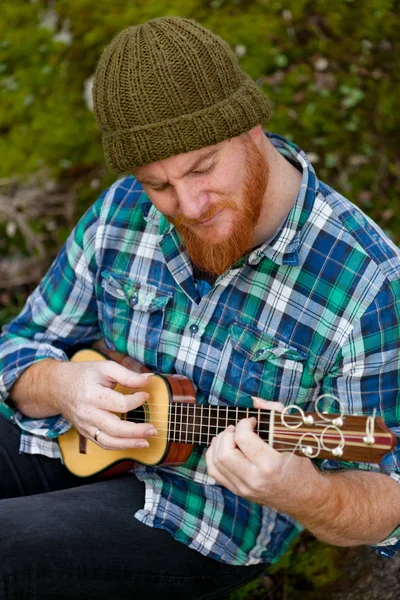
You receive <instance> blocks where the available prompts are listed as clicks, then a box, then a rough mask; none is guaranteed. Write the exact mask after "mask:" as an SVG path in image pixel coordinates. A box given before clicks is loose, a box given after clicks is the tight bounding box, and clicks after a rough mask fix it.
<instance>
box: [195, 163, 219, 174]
mask: <svg viewBox="0 0 400 600" xmlns="http://www.w3.org/2000/svg"><path fill="white" fill-rule="evenodd" d="M213 168H214V164H212V165H210V166H209V167H207V168H206V169H202V170H199V169H198V170H197V171H192V173H191V174H192V175H207V173H211V171H212V170H213Z"/></svg>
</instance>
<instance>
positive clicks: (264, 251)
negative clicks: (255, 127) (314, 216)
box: [247, 133, 319, 266]
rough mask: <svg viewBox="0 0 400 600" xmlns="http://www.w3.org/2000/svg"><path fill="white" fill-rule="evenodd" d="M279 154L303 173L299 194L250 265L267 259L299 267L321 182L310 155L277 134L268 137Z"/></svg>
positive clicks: (249, 257) (258, 249) (253, 254)
mask: <svg viewBox="0 0 400 600" xmlns="http://www.w3.org/2000/svg"><path fill="white" fill-rule="evenodd" d="M266 135H267V137H268V138H269V140H270V142H271V143H272V144H273V146H274V147H275V148H276V150H278V152H279V153H280V154H281V155H282V156H283V157H284V158H286V160H288V161H289V162H291V163H292V164H293V165H294V166H296V167H297V168H299V170H301V171H302V178H301V184H300V189H299V193H298V194H297V198H296V200H295V203H294V204H293V206H292V208H291V209H290V211H289V213H288V215H287V216H286V218H285V220H284V221H283V223H282V225H281V226H280V227H279V229H278V231H277V232H276V233H275V235H274V236H273V237H272V238H270V239H269V240H267V241H266V242H265V243H264V244H262V245H261V246H259V247H258V248H257V249H256V250H254V251H253V252H251V254H250V255H249V256H248V259H247V262H248V263H249V264H251V265H256V264H258V263H259V262H260V260H261V259H262V258H263V257H264V256H265V257H267V258H269V259H270V260H272V261H273V262H275V263H276V264H280V265H293V266H296V265H298V264H299V255H298V248H299V245H300V241H301V230H302V228H303V226H304V224H305V223H306V221H307V219H308V217H309V215H310V213H311V211H312V208H313V205H314V200H315V196H316V193H317V190H318V185H319V182H318V179H317V176H316V174H315V171H314V168H313V167H312V165H311V163H310V161H309V160H308V158H307V156H306V154H305V153H304V152H303V150H301V149H300V148H299V147H298V146H296V144H294V143H293V142H291V141H289V140H287V139H285V138H284V137H282V136H281V135H278V134H276V133H266Z"/></svg>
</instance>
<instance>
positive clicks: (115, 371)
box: [101, 360, 154, 388]
mask: <svg viewBox="0 0 400 600" xmlns="http://www.w3.org/2000/svg"><path fill="white" fill-rule="evenodd" d="M101 364H102V365H103V373H104V374H105V375H106V376H107V377H108V378H109V379H110V384H111V385H112V386H113V385H114V384H115V383H119V384H120V385H123V386H125V387H128V388H139V387H143V386H145V385H147V384H148V382H149V380H150V379H151V378H152V377H153V376H154V373H134V372H133V371H130V370H129V369H127V368H126V367H123V366H122V365H119V364H118V363H116V362H114V361H112V360H108V361H106V362H103V363H101Z"/></svg>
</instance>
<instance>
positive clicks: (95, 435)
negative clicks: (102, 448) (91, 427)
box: [93, 429, 101, 442]
mask: <svg viewBox="0 0 400 600" xmlns="http://www.w3.org/2000/svg"><path fill="white" fill-rule="evenodd" d="M100 434H101V429H98V430H97V431H96V433H95V434H94V436H93V439H94V441H95V442H97V440H98V437H99V435H100Z"/></svg>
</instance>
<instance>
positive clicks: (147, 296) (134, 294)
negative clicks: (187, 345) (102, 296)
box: [102, 271, 172, 312]
mask: <svg viewBox="0 0 400 600" xmlns="http://www.w3.org/2000/svg"><path fill="white" fill-rule="evenodd" d="M102 276H103V281H102V286H103V288H104V289H105V290H106V291H107V292H108V293H109V294H111V295H112V296H114V297H115V298H121V299H124V300H125V301H126V303H127V304H128V306H130V307H131V308H134V309H135V310H141V311H143V312H154V311H156V310H161V309H163V308H164V307H165V306H166V305H167V304H168V302H169V300H170V298H171V297H172V292H171V293H166V292H161V291H160V290H159V289H158V288H157V287H156V286H155V285H150V284H149V283H143V282H141V281H137V280H134V279H130V278H129V277H126V276H124V275H116V274H111V273H110V272H109V271H104V272H102Z"/></svg>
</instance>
